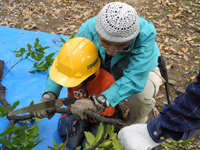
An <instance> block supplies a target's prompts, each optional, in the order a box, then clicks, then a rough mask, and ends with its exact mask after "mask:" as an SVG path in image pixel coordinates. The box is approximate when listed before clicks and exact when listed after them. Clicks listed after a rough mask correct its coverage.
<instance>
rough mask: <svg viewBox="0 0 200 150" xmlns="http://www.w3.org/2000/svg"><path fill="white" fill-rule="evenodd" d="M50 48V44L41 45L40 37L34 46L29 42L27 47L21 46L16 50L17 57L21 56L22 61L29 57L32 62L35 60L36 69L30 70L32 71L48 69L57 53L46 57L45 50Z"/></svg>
mask: <svg viewBox="0 0 200 150" xmlns="http://www.w3.org/2000/svg"><path fill="white" fill-rule="evenodd" d="M47 48H49V46H45V47H43V46H41V45H40V44H39V39H38V38H36V40H35V43H34V46H31V45H30V44H27V49H25V48H20V50H18V51H13V52H15V53H16V54H15V56H16V57H21V61H22V60H24V59H28V60H30V61H32V62H34V65H33V66H34V68H35V69H34V70H32V71H29V72H31V73H35V72H37V71H47V70H48V67H49V66H50V65H51V64H52V63H53V60H54V59H52V57H53V56H54V55H55V53H51V54H49V55H47V56H45V57H44V54H45V50H46V49H47Z"/></svg>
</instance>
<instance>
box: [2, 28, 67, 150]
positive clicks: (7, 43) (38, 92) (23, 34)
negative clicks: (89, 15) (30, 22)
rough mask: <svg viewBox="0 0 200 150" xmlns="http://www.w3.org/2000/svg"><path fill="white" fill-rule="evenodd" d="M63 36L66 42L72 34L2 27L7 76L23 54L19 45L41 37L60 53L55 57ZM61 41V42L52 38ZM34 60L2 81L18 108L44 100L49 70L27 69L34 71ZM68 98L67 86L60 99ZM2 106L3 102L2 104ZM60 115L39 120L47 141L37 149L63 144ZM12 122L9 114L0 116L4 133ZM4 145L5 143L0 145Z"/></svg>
mask: <svg viewBox="0 0 200 150" xmlns="http://www.w3.org/2000/svg"><path fill="white" fill-rule="evenodd" d="M60 37H62V38H63V39H64V40H65V41H67V40H69V37H68V36H60V35H56V34H49V33H44V32H33V31H26V30H21V29H14V28H9V27H4V26H0V59H1V60H3V61H4V62H5V66H4V71H3V75H4V74H5V73H6V72H7V71H8V70H9V69H10V68H11V67H12V66H13V65H14V64H15V63H16V62H17V61H19V60H20V57H15V53H14V52H13V50H18V49H16V48H22V47H23V48H26V49H27V44H30V45H33V44H34V42H35V39H36V38H39V44H41V45H42V46H50V48H48V49H46V50H45V51H46V54H47V55H48V54H50V53H53V52H56V54H55V56H54V58H55V57H56V55H57V54H58V53H59V50H60V45H62V44H63V43H62V42H61V40H60ZM53 38H54V39H55V40H56V41H60V42H58V43H57V44H56V43H55V42H54V41H53V40H52V39H53ZM33 69H34V68H33V62H31V61H29V60H23V61H21V62H20V63H18V64H17V65H16V66H15V67H14V68H12V69H11V71H10V72H9V73H8V74H7V75H6V76H5V78H4V79H2V80H1V83H2V85H3V86H5V87H6V92H5V98H6V100H7V101H8V102H9V103H10V104H11V105H12V104H13V103H14V102H16V101H18V100H19V101H20V104H19V105H18V106H17V108H16V109H19V108H22V107H26V106H29V105H30V103H31V101H34V103H35V104H36V103H38V102H39V101H40V99H41V96H42V94H43V91H44V88H45V82H46V75H47V72H37V73H35V74H32V73H29V72H28V71H27V70H33ZM63 97H67V88H63V89H62V91H61V94H60V98H63ZM0 105H1V104H0ZM59 116H60V114H56V115H54V117H53V118H52V119H51V120H49V119H42V122H39V123H37V124H38V125H39V128H40V131H39V132H40V139H43V138H44V140H43V141H42V142H41V143H39V145H37V146H36V147H35V148H34V150H41V149H42V150H49V148H47V146H51V147H53V145H54V139H56V141H57V143H58V144H60V143H62V141H61V138H60V137H59V136H58V134H57V122H58V119H59ZM8 123H9V121H8V120H7V118H6V117H4V118H0V133H1V132H3V131H5V128H6V127H7V126H8ZM0 146H1V145H0Z"/></svg>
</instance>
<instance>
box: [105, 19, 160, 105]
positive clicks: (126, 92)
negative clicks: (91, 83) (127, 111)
mask: <svg viewBox="0 0 200 150" xmlns="http://www.w3.org/2000/svg"><path fill="white" fill-rule="evenodd" d="M139 21H140V27H141V28H140V32H139V35H138V37H136V40H135V43H134V44H133V45H132V47H131V48H132V50H131V54H130V57H129V64H128V66H127V68H126V69H125V70H124V71H123V76H122V77H121V78H120V79H119V80H117V81H116V82H115V83H114V84H113V85H112V86H111V87H110V88H109V89H108V90H106V91H104V92H103V93H102V94H103V95H105V96H106V98H107V100H108V101H109V103H110V104H111V106H115V105H117V104H118V103H120V102H121V101H123V100H124V99H126V98H129V97H131V96H133V95H135V94H137V93H139V92H141V91H143V90H144V87H145V85H146V82H147V78H148V75H149V72H150V71H152V70H153V69H154V68H155V67H156V66H158V57H159V56H160V51H159V49H158V46H157V44H156V42H155V38H156V30H155V28H154V26H153V24H152V23H149V22H147V21H146V20H144V19H142V18H139ZM111 93H112V94H111Z"/></svg>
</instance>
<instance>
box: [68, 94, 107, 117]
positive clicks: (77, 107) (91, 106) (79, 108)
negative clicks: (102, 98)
mask: <svg viewBox="0 0 200 150" xmlns="http://www.w3.org/2000/svg"><path fill="white" fill-rule="evenodd" d="M91 99H92V100H90V99H80V100H77V101H76V102H75V103H74V105H73V106H72V107H71V113H72V114H73V116H74V117H75V118H76V119H77V120H78V119H82V120H83V119H87V116H86V115H85V114H84V110H90V111H92V112H95V113H101V112H103V111H104V110H105V107H104V106H103V105H101V104H100V103H99V102H98V100H96V96H92V97H91Z"/></svg>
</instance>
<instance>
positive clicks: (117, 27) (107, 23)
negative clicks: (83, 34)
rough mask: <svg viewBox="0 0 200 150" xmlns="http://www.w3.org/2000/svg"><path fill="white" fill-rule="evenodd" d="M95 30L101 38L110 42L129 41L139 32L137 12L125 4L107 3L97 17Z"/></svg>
mask: <svg viewBox="0 0 200 150" xmlns="http://www.w3.org/2000/svg"><path fill="white" fill-rule="evenodd" d="M96 30H97V32H98V33H99V35H100V36H101V37H103V38H104V39H105V40H108V41H111V42H127V41H130V40H132V39H134V38H135V37H136V36H137V35H138V33H139V30H140V26H139V22H138V15H137V12H136V11H135V9H134V8H133V7H132V6H130V5H128V4H125V3H121V2H112V3H109V4H107V5H105V6H104V7H103V8H102V10H101V11H100V12H99V14H98V16H97V19H96Z"/></svg>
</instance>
